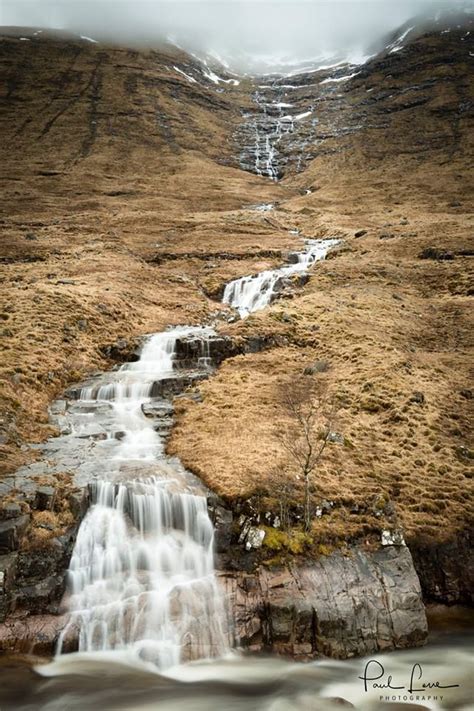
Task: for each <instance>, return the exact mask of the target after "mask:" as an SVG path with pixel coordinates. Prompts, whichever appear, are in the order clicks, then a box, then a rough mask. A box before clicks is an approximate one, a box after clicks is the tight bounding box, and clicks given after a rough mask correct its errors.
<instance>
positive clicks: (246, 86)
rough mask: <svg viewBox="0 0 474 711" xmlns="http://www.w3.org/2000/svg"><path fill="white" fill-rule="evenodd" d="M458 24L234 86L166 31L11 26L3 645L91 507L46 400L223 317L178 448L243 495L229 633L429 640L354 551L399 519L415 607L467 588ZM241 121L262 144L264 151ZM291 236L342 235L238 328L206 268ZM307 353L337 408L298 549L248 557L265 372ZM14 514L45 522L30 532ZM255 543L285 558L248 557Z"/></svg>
mask: <svg viewBox="0 0 474 711" xmlns="http://www.w3.org/2000/svg"><path fill="white" fill-rule="evenodd" d="M469 27H470V25H466V26H465V27H459V28H457V27H453V28H452V29H451V30H450V31H449V32H445V31H444V29H445V28H438V29H436V30H433V31H432V32H429V33H427V34H421V35H420V36H418V35H417V34H416V33H415V34H414V36H412V37H411V36H408V37H407V38H406V41H405V44H404V46H398V45H397V46H393V47H391V48H390V47H389V48H387V50H386V51H384V52H382V53H381V54H379V55H378V56H375V57H373V58H372V59H370V60H369V61H368V62H367V63H366V64H365V65H363V66H346V67H339V68H332V69H325V70H322V71H319V72H311V73H303V74H300V75H296V76H294V77H292V78H291V79H290V80H288V79H281V78H278V77H271V78H270V79H268V78H266V79H265V80H260V79H258V78H257V79H255V80H253V79H249V78H240V79H235V77H234V76H233V75H229V74H226V73H225V72H223V71H221V70H220V69H219V70H217V69H216V68H214V69H215V71H212V70H210V69H209V67H208V66H207V65H205V64H203V63H202V62H199V61H198V60H197V59H196V58H193V57H189V56H187V55H185V54H183V53H181V52H179V51H177V50H176V49H173V48H167V49H166V48H165V49H163V50H160V51H148V52H144V51H136V50H131V49H122V48H113V47H105V46H102V45H93V44H91V43H89V42H87V41H79V40H78V39H77V38H74V37H61V36H58V35H54V34H52V35H51V34H48V33H46V32H45V33H40V34H36V35H35V34H34V32H36V31H31V32H25V31H24V30H22V31H21V32H17V31H14V30H11V31H3V32H2V34H1V35H0V60H1V70H2V74H3V75H4V78H5V82H4V86H5V87H6V89H5V92H4V94H3V96H2V97H1V102H2V119H1V121H2V123H1V132H2V138H3V140H2V142H1V147H0V150H1V151H2V153H1V156H0V166H1V171H2V175H1V178H2V198H1V200H2V204H1V206H2V211H3V212H4V216H3V217H2V222H1V226H2V245H3V257H2V260H3V262H4V271H5V277H4V279H3V281H2V284H1V289H2V296H3V298H4V301H5V307H4V309H3V311H2V320H3V330H2V337H3V341H4V343H5V357H4V359H3V362H2V377H3V393H2V410H3V413H4V414H3V415H2V422H1V432H0V437H1V440H0V445H1V448H2V452H3V453H4V454H5V457H4V463H5V464H4V466H5V474H4V478H3V479H1V480H0V491H1V493H2V497H3V499H2V508H1V522H0V526H1V528H0V542H1V548H0V553H2V556H1V557H0V558H1V559H0V565H1V570H2V577H1V583H2V586H3V588H2V592H3V593H4V594H5V596H6V597H4V598H3V599H2V605H3V607H2V608H1V609H0V612H1V613H2V614H6V613H7V612H15V609H16V611H17V612H18V613H19V614H18V616H17V617H16V618H14V619H13V620H12V621H11V623H9V625H10V626H7V627H6V628H2V635H3V638H4V639H5V640H7V641H6V642H5V645H6V646H7V647H8V646H11V644H12V639H13V638H14V637H15V635H16V637H17V638H18V636H19V635H20V637H21V638H22V639H27V638H28V634H29V633H28V625H27V626H26V627H23V626H22V625H24V622H23V618H22V617H21V614H22V610H23V611H25V612H26V613H28V612H41V613H44V614H50V613H55V612H57V611H58V609H59V608H58V606H59V600H60V598H61V595H62V592H63V589H64V570H65V567H66V565H67V560H68V557H69V555H70V548H71V543H72V541H73V539H74V534H75V527H76V525H77V522H78V520H79V519H80V515H81V512H82V511H83V500H82V494H81V493H80V492H79V493H78V492H76V491H75V490H74V484H73V482H72V477H73V475H74V466H75V465H74V461H71V462H70V463H69V465H67V464H66V465H65V467H64V469H63V470H62V471H61V472H60V473H61V478H59V477H58V476H57V472H56V473H55V474H54V476H53V475H52V474H51V472H48V476H47V479H44V478H43V477H44V475H45V472H44V471H43V470H42V469H41V466H42V465H41V463H40V464H39V466H38V468H37V469H36V470H35V469H34V462H33V460H34V459H35V457H36V456H37V450H34V449H33V450H31V449H29V448H28V447H27V446H26V443H31V442H39V441H41V440H43V439H44V438H45V436H47V435H49V434H52V433H54V432H55V431H57V426H58V420H57V418H56V419H55V421H54V422H53V423H52V424H53V426H54V427H55V428H56V429H54V428H53V427H52V425H51V424H50V423H48V417H47V412H46V411H47V405H48V403H49V402H50V401H51V400H52V398H53V397H54V396H57V395H58V394H59V393H60V392H62V391H63V390H64V388H65V387H66V386H67V385H70V384H71V383H74V382H77V381H79V380H81V379H82V378H84V377H85V376H87V375H90V374H91V372H93V371H94V370H96V369H97V368H104V367H106V366H109V365H111V363H112V358H113V357H114V356H117V358H118V359H119V360H120V358H122V359H123V353H124V351H126V352H128V351H129V350H133V348H134V345H135V343H136V339H138V338H139V337H140V336H142V335H143V334H144V333H150V332H155V331H159V330H162V329H163V328H164V327H165V326H166V325H168V324H171V323H173V324H177V323H192V324H196V323H202V322H204V321H206V320H207V319H209V318H211V317H212V316H214V315H215V314H216V313H217V312H219V311H222V312H223V314H224V316H225V317H226V319H227V318H228V319H229V323H227V322H226V321H225V320H224V321H223V322H222V324H221V326H220V327H219V330H220V335H223V336H226V338H227V340H226V341H223V343H225V344H227V345H224V346H222V348H223V351H222V353H220V355H219V354H218V353H217V352H216V354H215V358H216V362H219V363H220V362H221V361H224V360H225V363H223V365H222V366H221V367H220V369H219V370H218V372H217V374H216V375H214V376H213V378H212V379H210V380H209V381H207V382H206V383H200V384H199V386H196V387H195V390H194V394H193V397H192V398H182V399H180V400H179V401H178V402H177V403H176V408H175V411H176V423H175V427H174V429H173V431H172V435H171V439H170V441H169V451H170V453H175V454H179V456H180V457H181V459H182V460H183V462H184V464H185V465H186V466H187V467H188V468H189V469H190V470H192V471H193V472H195V473H196V474H198V475H199V476H200V478H201V479H202V480H203V481H204V482H205V483H206V484H207V485H208V486H209V487H210V489H212V490H213V491H215V492H217V494H218V495H219V496H221V497H222V498H223V499H224V500H225V502H226V507H227V509H228V510H232V511H233V512H234V524H233V528H232V530H231V531H230V533H229V537H228V541H229V542H231V545H232V546H234V547H235V548H236V550H237V551H238V553H237V557H238V558H239V559H240V560H239V563H238V564H236V566H234V567H237V568H238V570H237V571H236V573H235V575H231V576H228V577H227V578H226V579H225V585H226V588H227V589H228V591H229V592H230V594H231V596H232V597H233V599H234V600H235V609H236V610H237V621H238V625H237V632H236V638H237V639H238V640H240V641H241V642H242V643H244V644H247V645H249V646H251V647H255V648H265V649H267V648H273V649H275V650H277V651H281V652H284V653H288V652H290V653H292V654H295V655H297V656H305V655H310V654H314V653H331V654H337V655H350V654H356V653H362V652H365V651H367V652H369V651H372V650H375V649H377V648H382V647H384V646H404V645H407V644H417V643H420V642H422V641H423V639H424V636H425V632H426V622H425V619H424V613H423V610H422V606H421V603H420V592H419V588H418V587H417V581H416V575H415V573H414V571H413V568H412V565H411V558H410V554H409V552H408V551H407V550H406V549H405V548H400V549H398V548H390V549H383V550H380V551H378V552H375V553H374V552H373V553H370V552H368V551H371V550H372V549H373V548H374V547H375V548H376V547H377V546H378V545H379V543H380V536H381V532H382V531H383V530H386V529H387V528H389V529H396V530H398V529H400V528H402V529H403V530H404V532H405V539H406V541H407V543H408V545H409V548H410V550H411V552H412V554H413V560H414V564H415V568H416V570H417V572H418V575H419V577H420V581H421V586H422V590H423V593H424V595H425V597H426V598H427V599H429V600H436V601H441V602H448V603H453V602H466V601H467V599H468V597H467V589H468V586H467V583H466V578H467V576H466V574H465V573H466V570H468V563H467V560H468V554H469V547H468V545H467V544H466V543H465V541H466V535H465V532H466V531H467V529H468V528H469V525H470V522H471V521H472V495H471V490H470V488H469V485H470V481H471V477H472V466H471V463H472V450H471V448H470V447H471V444H470V434H471V430H470V424H469V417H470V412H471V410H472V390H471V387H470V382H469V378H468V369H469V360H470V358H469V348H470V345H471V344H470V340H469V333H470V329H471V325H472V309H471V308H470V306H471V301H472V289H471V287H470V286H469V274H470V262H471V258H472V248H471V247H470V246H469V244H468V241H467V238H468V235H469V229H470V225H471V224H472V213H471V210H470V207H469V198H470V193H469V186H468V184H467V181H466V176H468V175H469V154H470V150H471V148H472V143H471V141H472V131H471V132H470V130H469V129H470V120H471V104H470V100H469V91H470V88H471V87H472V83H471V82H472V78H471V75H470V74H469V66H468V62H469V61H471V59H470V50H472V39H471V37H472V34H471V35H470V34H468V33H469ZM20 37H26V39H25V40H20ZM352 75H353V76H352ZM236 81H238V82H239V83H238V84H236V83H235V82H236ZM289 85H290V86H289ZM269 104H272V105H273V109H269V108H268V105H269ZM275 104H291V106H290V107H289V106H281V107H277V108H275ZM287 112H288V115H290V120H288V119H285V116H286V115H287ZM256 130H257V132H258V134H259V136H260V139H259V140H260V141H263V143H262V145H263V144H265V145H266V138H267V137H268V138H269V146H270V148H271V149H274V151H273V153H272V155H271V157H270V158H269V156H268V155H266V159H265V160H263V159H261V158H260V159H259V158H258V155H256V145H255V131H256ZM257 148H258V149H259V150H260V148H261V145H260V147H259V146H257ZM259 150H257V154H258V152H259ZM255 173H261V175H256V174H255ZM270 177H273V178H274V177H279V178H280V179H281V180H280V181H279V182H276V181H274V180H270V179H269V178H270ZM263 206H266V207H265V210H264V209H263ZM297 230H298V231H299V234H300V235H301V236H305V237H323V236H331V237H332V236H337V237H338V238H340V239H341V240H342V241H343V244H342V245H341V248H339V249H338V250H335V252H334V254H333V255H332V257H331V259H328V260H327V261H326V262H325V263H322V264H320V265H318V267H317V272H316V271H314V272H313V273H312V275H311V277H310V278H309V281H308V282H307V283H306V284H302V283H300V284H299V285H298V284H296V285H293V286H291V288H287V289H284V290H283V296H284V298H282V299H280V300H276V301H275V303H274V304H273V305H271V306H270V307H269V308H268V309H266V310H265V312H264V313H259V314H255V315H253V316H251V317H250V318H248V319H246V320H245V321H240V322H239V321H237V322H235V323H230V321H231V320H232V315H231V313H230V312H229V311H228V310H226V309H225V308H224V307H223V306H222V305H220V304H219V303H218V299H220V297H221V296H222V292H223V288H224V285H225V283H226V282H227V281H229V280H231V279H234V278H237V277H240V276H243V275H246V274H252V273H255V272H257V271H262V270H264V269H266V268H270V267H273V266H274V265H275V264H277V263H281V262H282V261H285V259H286V258H287V256H288V253H289V252H293V251H295V250H298V248H300V246H301V238H300V237H299V236H297V235H296V234H295V231H297ZM183 349H184V351H185V353H187V354H188V355H189V354H190V350H191V351H192V348H191V347H190V346H189V344H188V345H183ZM121 354H122V355H121ZM321 362H324V363H325V367H324V369H323V370H322V371H318V368H317V367H315V364H316V363H321ZM307 368H312V369H313V373H314V375H315V377H316V378H319V379H321V380H322V381H323V382H324V383H325V384H326V385H327V386H328V387H329V389H330V390H331V391H332V392H334V393H337V394H338V397H339V398H340V402H341V408H340V410H339V414H338V420H337V424H336V428H337V432H336V434H337V435H338V436H337V437H335V438H334V442H332V443H331V446H330V447H329V448H328V452H327V456H326V457H325V459H324V461H323V462H322V464H321V466H320V468H319V470H318V472H317V479H316V480H315V482H314V491H313V501H312V504H313V506H314V510H318V511H319V510H320V511H321V514H320V515H318V517H317V519H315V522H314V526H313V529H312V531H311V533H310V535H309V536H308V537H306V538H305V540H304V541H303V542H302V543H301V541H300V540H299V539H298V541H299V542H298V545H297V553H295V552H294V550H295V541H294V539H293V538H292V535H293V533H294V531H290V532H289V534H288V535H287V534H285V535H280V536H279V537H277V539H278V540H276V541H275V536H273V537H272V536H270V535H268V530H267V535H266V537H265V538H264V539H263V545H262V547H261V549H258V551H256V552H255V551H252V552H251V553H250V558H248V559H247V558H246V557H245V556H246V555H247V554H246V553H243V552H242V548H241V547H240V548H239V545H240V546H242V543H240V544H239V542H238V541H239V538H240V537H241V535H242V526H240V524H239V521H240V520H241V517H242V516H243V517H244V522H245V520H246V519H247V521H250V522H251V525H252V527H256V528H259V527H260V528H261V529H269V528H270V526H269V525H267V524H268V521H267V520H266V519H265V518H264V517H265V514H266V513H267V512H269V514H270V517H271V520H272V521H274V519H275V517H276V516H277V515H278V512H279V506H280V499H281V497H280V496H279V493H280V492H279V490H278V488H277V487H276V486H275V482H274V471H275V465H276V464H278V463H279V462H280V461H282V457H283V453H282V450H281V447H280V446H279V443H278V441H277V438H275V432H274V426H275V424H279V425H281V424H282V423H283V424H284V414H283V413H282V411H281V402H280V401H279V399H278V392H279V388H280V386H281V385H282V383H284V382H286V381H287V380H289V379H291V377H292V376H294V375H298V374H300V373H301V372H303V371H304V370H305V369H307ZM32 462H33V469H28V476H27V477H26V479H22V475H20V476H19V477H18V476H17V477H16V478H15V477H14V476H13V472H14V471H15V470H16V469H17V467H19V466H20V465H25V464H26V465H30V464H31V463H32ZM287 475H288V482H289V485H290V491H289V494H288V496H289V499H290V501H289V504H290V507H291V508H292V510H293V511H294V512H296V517H295V520H294V521H293V524H294V525H295V526H297V520H298V519H297V514H298V511H299V508H301V491H300V487H299V485H298V484H297V481H296V478H295V472H293V471H291V470H290V469H288V471H287ZM42 488H43V489H44V488H46V489H48V488H49V489H51V488H52V489H53V494H54V495H53V494H52V493H51V491H49V493H48V491H42V492H41V491H39V490H40V489H42ZM38 492H39V493H38ZM45 513H46V514H48V515H47V516H45V515H44V514H45ZM40 514H41V515H40ZM49 514H51V515H52V517H51V516H50V515H49ZM32 522H33V523H35V526H34V528H35V531H36V533H37V532H38V529H42V530H45V531H46V533H45V534H44V536H39V537H36V538H35V539H34V541H32V540H30V541H28V539H29V538H31V537H30V533H31V524H32ZM242 525H245V523H244V524H242ZM48 526H49V528H48ZM226 535H227V534H226ZM51 540H57V542H55V543H54V544H50V543H47V544H45V541H51ZM41 541H42V542H41ZM45 545H46V547H45ZM321 546H322V547H323V549H322V550H323V557H321ZM341 551H342V552H341ZM350 551H352V553H351V552H350ZM345 554H347V557H344V556H345ZM269 558H273V564H274V565H275V564H277V568H278V567H279V568H280V569H281V570H282V571H283V572H276V573H270V572H268V571H267V570H266V569H265V568H260V569H259V570H257V569H258V567H259V566H260V565H261V564H262V563H263V562H265V561H268V559H269ZM275 558H276V559H277V560H275ZM304 561H310V562H304ZM242 568H244V569H247V572H245V573H243V572H242V570H241V569H242ZM323 581H326V582H324V584H323ZM354 586H355V588H356V590H357V594H355V593H354V596H352V597H351V595H350V594H349V591H350V590H352V588H353V587H354ZM298 590H299V591H300V593H298V592H297V591H298ZM288 591H289V592H288ZM331 591H332V592H331ZM244 593H245V594H244ZM336 593H337V600H338V604H337V605H336V606H335V607H334V606H331V599H332V595H333V594H336ZM289 596H291V597H292V598H294V599H296V600H297V603H295V606H293V607H292V606H291V605H290V602H289ZM365 598H367V599H368V600H372V601H375V602H373V604H374V605H375V607H376V609H377V611H378V612H377V615H376V616H374V614H375V613H373V612H372V611H371V610H373V608H372V607H371V604H372V603H367V602H363V599H365ZM354 611H355V612H354ZM351 616H352V617H353V619H354V620H356V622H355V623H354V625H355V626H354V625H353V623H352V622H350V619H351ZM58 619H59V618H54V619H52V618H49V617H48V618H47V620H46V621H45V624H46V626H47V628H48V630H49V631H48V632H47V633H46V632H45V633H44V634H45V639H47V640H49V642H50V641H51V639H52V638H53V637H54V635H55V634H56V632H57V625H58V624H60V622H58ZM41 624H42V623H41V621H40V622H38V625H40V626H41ZM361 628H362V629H364V630H365V632H364V639H359V638H358V637H357V633H356V629H361ZM36 629H40V631H41V628H40V627H39V628H38V626H37V627H36ZM21 630H23V631H21ZM35 634H36V633H35ZM49 642H48V643H49ZM23 648H24V647H22V649H23Z"/></svg>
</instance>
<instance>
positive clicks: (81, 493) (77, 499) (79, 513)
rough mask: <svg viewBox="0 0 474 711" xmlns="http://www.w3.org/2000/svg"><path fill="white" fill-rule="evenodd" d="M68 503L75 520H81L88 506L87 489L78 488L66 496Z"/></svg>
mask: <svg viewBox="0 0 474 711" xmlns="http://www.w3.org/2000/svg"><path fill="white" fill-rule="evenodd" d="M68 504H69V508H70V510H71V513H72V515H73V516H74V518H75V520H76V521H81V519H82V517H83V516H84V515H85V513H86V511H87V509H88V507H89V492H88V490H87V489H78V490H77V491H73V492H71V493H70V494H69V496H68Z"/></svg>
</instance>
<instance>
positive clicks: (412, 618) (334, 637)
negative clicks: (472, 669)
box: [222, 546, 427, 659]
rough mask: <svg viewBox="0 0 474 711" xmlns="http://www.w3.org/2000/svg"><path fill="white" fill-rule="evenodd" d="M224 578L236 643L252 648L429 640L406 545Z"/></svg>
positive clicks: (371, 647) (319, 650) (331, 650)
mask: <svg viewBox="0 0 474 711" xmlns="http://www.w3.org/2000/svg"><path fill="white" fill-rule="evenodd" d="M222 583H223V586H224V589H225V591H226V595H227V599H228V606H229V609H230V611H231V612H230V614H231V617H232V618H233V619H234V625H235V626H234V636H235V643H236V645H237V646H241V647H244V648H246V649H249V650H252V651H272V652H277V653H279V654H283V655H288V656H291V657H293V658H295V659H310V658H313V657H318V656H330V657H338V658H347V657H353V656H356V655H364V654H372V653H374V652H377V651H380V650H388V649H399V648H403V647H414V646H418V645H422V644H424V642H425V640H426V636H427V622H426V616H425V610H424V605H423V601H422V595H421V588H420V583H419V580H418V576H417V574H416V571H415V569H414V566H413V561H412V558H411V555H410V552H409V550H408V549H407V548H406V547H404V546H400V547H395V546H389V547H386V548H384V549H380V550H376V551H374V552H368V551H364V550H362V549H360V548H358V549H353V550H352V551H351V554H350V556H344V555H342V554H340V553H334V554H332V555H331V556H327V557H321V558H320V559H319V560H316V561H314V562H311V563H309V562H308V563H305V564H302V565H298V564H294V565H290V566H288V567H285V568H282V569H280V570H277V571H272V570H268V569H266V568H265V567H261V568H260V569H259V570H258V571H257V572H256V573H250V574H249V573H236V574H230V575H229V574H226V573H222Z"/></svg>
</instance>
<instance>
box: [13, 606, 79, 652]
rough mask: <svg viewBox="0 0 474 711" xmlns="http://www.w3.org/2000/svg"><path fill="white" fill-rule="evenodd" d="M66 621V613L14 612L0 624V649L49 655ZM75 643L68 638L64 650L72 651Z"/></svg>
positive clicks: (75, 645) (75, 646) (75, 647)
mask: <svg viewBox="0 0 474 711" xmlns="http://www.w3.org/2000/svg"><path fill="white" fill-rule="evenodd" d="M67 621H68V616H66V615H61V616H59V615H33V616H27V615H26V614H21V613H15V615H14V616H13V615H12V616H11V617H10V618H9V619H8V622H7V623H5V624H0V650H1V651H3V652H10V653H12V652H17V653H26V654H38V655H50V654H53V653H54V650H55V647H56V643H57V640H58V637H59V634H60V633H61V631H62V629H63V628H64V627H65V625H66V623H67ZM75 649H77V644H74V642H73V641H70V640H68V644H67V645H66V646H65V651H74V650H75Z"/></svg>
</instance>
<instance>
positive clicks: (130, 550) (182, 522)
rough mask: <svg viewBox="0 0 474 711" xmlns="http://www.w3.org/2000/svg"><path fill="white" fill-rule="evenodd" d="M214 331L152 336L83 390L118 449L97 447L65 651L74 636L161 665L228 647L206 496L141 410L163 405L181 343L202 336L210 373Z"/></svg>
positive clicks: (201, 362) (71, 578) (72, 577)
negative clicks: (157, 388)
mask: <svg viewBox="0 0 474 711" xmlns="http://www.w3.org/2000/svg"><path fill="white" fill-rule="evenodd" d="M213 333H214V332H213V331H212V330H211V329H209V328H200V327H196V328H190V327H189V328H175V329H172V330H170V331H166V332H164V333H159V334H156V335H154V336H151V337H150V338H149V340H148V341H147V342H146V344H145V346H144V348H143V350H142V353H141V357H140V359H139V360H138V361H137V362H134V363H127V364H125V365H123V366H122V367H121V368H120V369H119V370H118V371H116V372H113V373H110V374H104V375H103V376H102V377H101V380H102V381H103V380H107V378H109V379H110V382H98V383H97V384H95V385H92V386H86V387H84V388H82V389H81V392H80V398H79V401H78V402H77V403H76V407H77V408H79V409H80V408H81V405H84V406H85V407H86V413H88V414H89V409H90V408H91V407H92V408H93V407H94V406H98V407H100V406H103V405H104V404H107V405H108V406H111V408H112V409H111V415H110V417H109V419H108V420H107V427H108V430H109V435H110V437H109V438H108V440H112V441H113V448H112V449H110V441H109V442H108V443H107V442H105V443H104V442H99V443H98V446H99V450H100V445H101V444H108V446H109V449H107V450H106V451H107V452H108V466H107V467H102V466H101V464H102V463H101V461H100V451H99V456H98V458H97V464H98V466H97V472H96V475H95V476H94V477H93V478H92V480H91V481H90V483H89V490H90V493H91V506H90V509H89V511H88V513H87V514H86V516H85V518H84V520H83V522H82V523H81V526H80V529H79V532H78V536H77V540H76V544H75V547H74V551H73V554H72V558H71V562H70V566H69V572H68V589H69V591H68V597H67V606H68V609H69V612H70V619H69V623H68V625H67V626H66V628H65V629H64V631H63V633H62V635H61V638H60V640H59V645H58V652H59V653H61V652H62V649H63V647H64V643H65V641H66V640H67V639H68V635H70V634H72V633H74V632H76V633H77V635H78V638H79V650H80V651H87V652H96V651H103V650H113V649H125V648H128V649H130V648H132V649H134V650H135V651H136V653H137V654H139V655H140V656H141V657H142V658H144V659H146V660H148V661H151V662H153V663H154V664H156V665H157V666H158V667H159V668H160V669H166V668H168V667H170V666H173V665H175V664H178V663H180V662H181V661H184V660H187V659H191V658H198V657H212V656H217V655H220V654H222V653H223V652H224V651H225V650H226V648H227V642H226V637H225V633H224V614H223V610H224V608H223V601H222V599H221V596H220V593H219V590H218V586H217V581H216V577H215V574H214V563H213V540H214V530H213V526H212V523H211V521H210V519H209V515H208V511H207V499H206V496H205V490H203V487H202V486H199V485H197V484H196V483H195V482H194V481H191V475H186V472H184V473H183V470H182V468H181V469H180V467H179V464H176V463H175V462H173V461H172V460H169V459H168V458H166V457H165V455H164V454H163V442H162V437H161V436H160V435H159V434H158V432H157V431H156V429H155V427H154V423H153V420H152V419H150V418H148V417H146V416H145V414H144V410H143V406H144V405H146V404H150V403H153V402H155V401H156V399H154V398H152V397H151V391H152V388H153V384H154V383H156V382H157V381H159V380H161V379H164V378H170V377H173V374H174V373H175V366H176V362H175V361H176V343H177V341H178V339H182V338H189V337H192V338H193V340H196V339H198V340H199V343H200V344H201V347H200V349H199V353H198V355H197V362H196V366H197V368H208V367H209V364H210V354H209V336H210V335H212V334H213ZM117 432H120V433H121V436H120V437H119V438H117V437H116V433H117Z"/></svg>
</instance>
